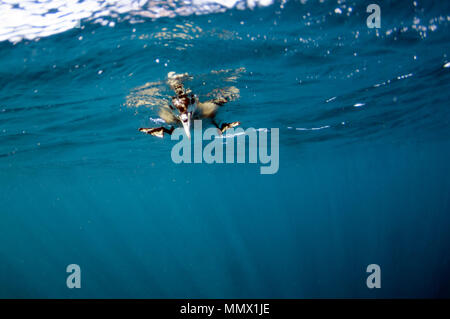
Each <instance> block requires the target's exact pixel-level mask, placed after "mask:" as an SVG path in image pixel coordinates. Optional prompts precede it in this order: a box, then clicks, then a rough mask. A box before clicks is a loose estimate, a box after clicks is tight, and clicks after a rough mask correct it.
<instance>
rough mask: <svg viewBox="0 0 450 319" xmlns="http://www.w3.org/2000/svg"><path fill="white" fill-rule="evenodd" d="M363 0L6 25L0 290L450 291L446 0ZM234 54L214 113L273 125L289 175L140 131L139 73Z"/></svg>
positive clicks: (144, 120)
mask: <svg viewBox="0 0 450 319" xmlns="http://www.w3.org/2000/svg"><path fill="white" fill-rule="evenodd" d="M162 3H164V2H162ZM369 3H371V2H370V1H339V3H337V2H336V1H325V2H324V3H320V2H318V1H307V2H306V4H301V3H300V2H298V1H288V2H287V3H284V4H282V3H280V2H275V3H274V4H272V5H269V6H266V7H255V8H254V9H250V8H246V9H245V10H240V9H239V8H238V7H233V8H228V9H226V10H220V8H219V7H214V6H213V7H211V8H212V9H211V8H210V9H211V10H210V11H207V12H206V11H201V12H202V13H203V14H190V15H182V14H179V13H177V11H176V10H175V9H171V8H170V7H168V9H167V10H169V11H170V10H173V11H170V12H174V14H173V16H171V17H160V18H155V17H153V16H150V17H145V16H142V14H140V15H133V14H131V13H130V12H128V13H120V14H118V15H116V14H110V15H109V16H106V17H105V19H107V20H108V21H109V23H110V25H109V26H108V25H102V23H101V22H102V21H95V19H94V18H90V17H84V18H83V19H82V20H81V25H80V26H81V28H77V27H75V28H74V27H70V28H67V30H66V31H64V32H56V31H55V32H50V34H49V35H48V36H45V34H44V33H42V34H39V32H40V31H39V30H41V29H39V28H37V29H32V30H29V31H26V32H25V31H23V32H22V31H21V32H22V33H21V34H25V35H27V36H25V35H23V36H19V37H18V36H17V35H14V34H13V31H11V30H12V29H7V27H6V26H3V27H2V28H0V30H2V32H0V38H1V39H2V42H0V189H1V192H0V297H2V298H50V297H53V298H90V297H96V298H104V297H114V298H317V297H358V298H361V297H363V298H366V297H368V298H372V297H402V298H403V297H450V269H449V267H450V264H449V262H450V255H449V253H448V251H449V249H450V233H449V229H450V200H449V194H450V173H449V169H448V163H449V162H450V148H449V147H450V140H449V137H450V129H449V120H450V112H449V102H448V101H449V98H450V84H449V80H450V65H449V64H448V63H449V62H450V56H449V54H450V41H449V40H450V36H449V27H450V25H449V24H450V2H446V1H417V3H416V4H414V2H413V1H377V3H378V4H379V5H380V7H381V28H380V29H378V30H376V29H369V28H367V26H366V17H367V16H368V14H367V13H366V6H367V5H368V4H369ZM349 7H351V9H349ZM0 8H2V10H5V7H0ZM17 10H22V11H21V12H27V10H31V9H29V8H22V9H20V7H19V8H17ZM192 10H193V11H196V10H200V9H198V8H195V7H194V8H193V9H192ZM143 11H144V12H145V10H143ZM5 12H6V11H3V13H5ZM52 12H53V11H52ZM175 12H176V13H175ZM196 12H197V11H196ZM198 12H200V11H198ZM135 17H139V18H135ZM12 20H14V19H12ZM135 20H136V21H135ZM4 21H6V20H4ZM14 21H18V23H19V24H20V23H22V24H24V25H26V24H27V22H26V20H24V21H23V22H20V21H21V20H20V19H19V18H17V19H16V20H14ZM45 21H47V20H45ZM49 21H50V20H49ZM47 22H48V21H47ZM111 22H113V23H111ZM10 23H13V22H10ZM48 23H49V24H50V25H52V23H53V22H52V23H50V22H48ZM103 24H105V23H103ZM5 30H6V31H5ZM8 30H9V31H8ZM36 30H38V31H39V32H38V31H36ZM8 32H9V33H8ZM16 33H17V30H16ZM5 34H6V35H5ZM240 68H242V70H245V72H242V73H241V74H240V76H239V77H237V79H236V81H235V82H234V83H233V85H235V86H236V87H237V88H239V90H240V95H241V96H240V98H239V99H238V100H236V101H233V102H230V103H229V104H228V105H226V106H225V107H224V111H223V112H222V113H220V114H219V115H220V117H221V119H223V120H233V121H234V120H239V121H241V122H242V127H244V128H249V127H253V128H279V132H280V140H279V153H280V161H279V171H278V172H277V173H276V174H274V175H260V173H259V172H260V171H259V168H260V166H261V165H260V164H249V163H247V164H178V165H177V164H174V163H173V162H172V160H171V156H170V152H171V149H172V146H173V145H174V144H175V142H174V141H171V140H170V138H167V137H166V138H164V139H157V138H155V137H152V136H148V135H144V134H142V133H140V132H138V130H137V128H139V127H142V126H154V125H155V123H153V122H152V121H151V120H150V118H156V117H157V115H156V113H155V111H154V110H153V109H152V108H146V107H128V106H127V97H129V96H130V94H132V92H134V90H135V89H136V88H137V87H140V86H142V85H145V84H146V83H148V82H157V81H164V80H165V79H166V76H167V73H168V72H169V71H175V72H178V73H182V72H187V73H189V74H190V75H192V76H193V80H192V82H191V83H190V87H191V89H192V90H193V91H195V92H208V91H211V90H213V89H215V88H217V87H219V86H220V85H221V84H222V83H223V82H224V80H225V78H224V75H223V74H212V73H211V71H215V70H236V69H240ZM230 72H233V71H230ZM72 263H75V264H78V265H80V267H81V270H82V288H81V289H72V290H71V289H68V288H67V287H66V277H67V275H68V274H67V273H66V266H67V265H68V264H72ZM373 263H375V264H378V265H380V267H381V274H382V277H381V278H382V279H381V280H382V287H381V289H373V290H370V289H368V288H367V286H366V277H367V276H368V274H367V273H366V267H367V265H369V264H373Z"/></svg>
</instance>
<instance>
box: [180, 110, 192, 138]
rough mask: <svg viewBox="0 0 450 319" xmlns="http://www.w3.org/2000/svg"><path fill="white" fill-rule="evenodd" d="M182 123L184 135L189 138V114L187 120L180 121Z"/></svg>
mask: <svg viewBox="0 0 450 319" xmlns="http://www.w3.org/2000/svg"><path fill="white" fill-rule="evenodd" d="M181 123H182V124H183V128H184V132H186V136H187V137H188V139H190V138H191V116H190V115H189V116H188V118H187V121H184V122H183V121H181Z"/></svg>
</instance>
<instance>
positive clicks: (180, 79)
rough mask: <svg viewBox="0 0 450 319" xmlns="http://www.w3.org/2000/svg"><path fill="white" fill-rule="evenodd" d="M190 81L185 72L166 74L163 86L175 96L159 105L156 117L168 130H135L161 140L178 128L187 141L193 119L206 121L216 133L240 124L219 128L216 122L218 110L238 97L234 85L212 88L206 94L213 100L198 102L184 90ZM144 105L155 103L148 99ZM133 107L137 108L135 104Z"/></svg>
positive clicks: (189, 92) (145, 128) (152, 128)
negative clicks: (180, 128)
mask: <svg viewBox="0 0 450 319" xmlns="http://www.w3.org/2000/svg"><path fill="white" fill-rule="evenodd" d="M190 78H191V77H190V76H189V75H188V74H187V73H184V74H176V73H175V72H169V73H168V74H167V85H168V86H169V88H170V89H171V90H172V91H174V92H175V95H174V96H172V98H171V103H168V102H167V101H165V102H164V103H159V104H160V109H159V112H158V115H159V117H160V119H161V120H162V121H164V122H165V123H166V124H168V126H169V125H170V127H169V128H167V127H166V126H160V127H141V128H139V131H140V132H143V133H146V134H149V135H153V136H156V137H159V138H163V137H164V134H168V135H171V134H172V132H173V131H174V130H175V126H178V127H183V129H184V132H185V133H186V136H187V137H188V138H191V127H192V125H191V123H192V121H193V120H203V119H208V120H209V121H210V122H211V124H212V125H214V126H215V127H216V128H217V130H218V132H219V134H222V133H223V132H225V131H226V130H228V129H230V128H233V127H236V126H238V125H240V124H241V123H240V122H239V121H236V122H231V123H222V124H221V125H219V124H218V123H217V121H216V115H217V111H218V109H219V108H220V107H221V106H223V105H224V104H226V103H228V102H230V101H232V100H234V99H236V98H237V97H239V89H237V88H236V87H234V86H233V87H228V88H224V89H216V90H214V91H213V92H212V93H210V95H215V98H213V99H210V100H207V101H204V102H201V101H200V100H199V98H198V96H197V95H195V94H193V93H192V91H191V90H190V89H186V88H185V87H184V85H183V83H184V82H185V81H186V80H187V79H190ZM151 92H153V91H151ZM153 93H154V92H153ZM148 102H149V103H152V102H155V100H154V99H153V100H152V99H150V100H149V101H148ZM159 102H160V101H159ZM136 104H137V105H138V104H139V103H136ZM157 104H158V103H157Z"/></svg>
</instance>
